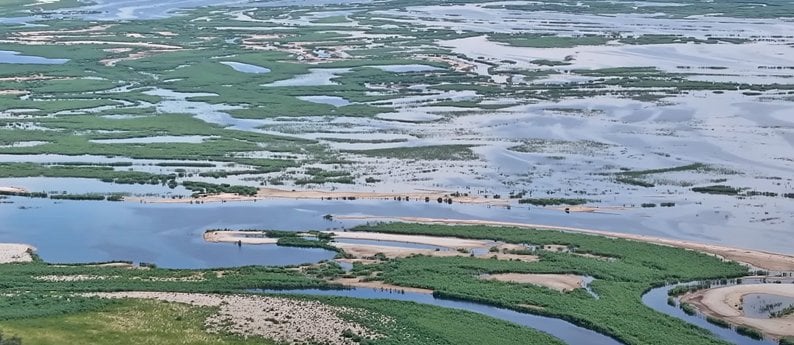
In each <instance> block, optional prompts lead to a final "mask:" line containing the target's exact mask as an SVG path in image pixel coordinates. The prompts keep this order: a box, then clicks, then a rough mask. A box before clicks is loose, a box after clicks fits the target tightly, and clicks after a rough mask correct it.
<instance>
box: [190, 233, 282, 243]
mask: <svg viewBox="0 0 794 345" xmlns="http://www.w3.org/2000/svg"><path fill="white" fill-rule="evenodd" d="M266 233H267V232H266V231H225V230H219V231H207V232H205V233H204V241H207V242H212V243H221V242H224V243H237V242H238V241H240V243H244V244H276V243H278V239H277V238H270V237H265V234H266ZM249 236H255V237H249Z"/></svg>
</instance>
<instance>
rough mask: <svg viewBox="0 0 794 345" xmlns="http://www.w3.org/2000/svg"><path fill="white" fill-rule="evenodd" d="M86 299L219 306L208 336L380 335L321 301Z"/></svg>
mask: <svg viewBox="0 0 794 345" xmlns="http://www.w3.org/2000/svg"><path fill="white" fill-rule="evenodd" d="M84 296H91V297H101V298H140V299H154V300H160V301H165V302H175V303H184V304H190V305H195V306H203V307H217V308H218V312H217V313H216V314H214V315H212V316H210V317H209V318H208V319H207V320H206V321H205V325H206V326H207V329H208V331H209V332H213V333H232V334H236V335H239V336H243V337H248V336H261V337H264V338H268V339H273V340H276V341H277V342H279V343H282V342H283V343H290V344H305V343H321V344H332V345H354V344H356V343H354V342H353V341H352V340H351V339H350V338H347V337H344V336H343V335H342V333H343V332H344V331H345V330H348V329H349V330H351V331H353V332H354V333H355V334H358V335H361V336H364V337H371V338H378V337H381V335H379V334H377V333H375V332H373V331H370V330H368V329H366V328H365V327H363V326H361V325H359V324H356V323H352V322H349V321H346V320H344V319H342V317H340V316H339V315H341V314H346V315H351V314H353V315H355V314H372V313H370V312H368V311H365V310H362V309H354V308H346V307H336V306H330V305H326V304H323V303H320V302H317V301H303V300H296V299H289V298H282V297H267V296H251V295H213V294H195V293H167V292H113V293H89V294H84ZM374 316H375V317H379V318H381V319H383V322H393V320H389V319H388V318H387V317H385V316H382V315H374ZM296 330H300V331H296Z"/></svg>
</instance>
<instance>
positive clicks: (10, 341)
mask: <svg viewBox="0 0 794 345" xmlns="http://www.w3.org/2000/svg"><path fill="white" fill-rule="evenodd" d="M0 345H22V339H20V338H19V337H10V338H9V337H5V336H3V333H2V332H0Z"/></svg>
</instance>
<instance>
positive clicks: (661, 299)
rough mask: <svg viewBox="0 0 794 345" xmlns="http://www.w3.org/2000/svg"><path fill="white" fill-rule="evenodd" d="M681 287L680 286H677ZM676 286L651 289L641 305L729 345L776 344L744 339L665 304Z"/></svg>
mask: <svg viewBox="0 0 794 345" xmlns="http://www.w3.org/2000/svg"><path fill="white" fill-rule="evenodd" d="M678 285H681V284H678ZM678 285H670V286H664V287H660V288H656V289H652V290H651V291H649V292H648V293H646V294H645V295H643V296H642V303H644V304H645V305H647V306H648V307H650V308H651V309H653V310H656V311H658V312H660V313H663V314H666V315H669V316H672V317H674V318H677V319H680V320H682V321H684V322H687V323H689V324H693V325H695V326H698V327H700V328H703V329H706V330H708V331H709V332H711V333H712V334H714V335H715V336H716V337H718V338H720V339H722V340H725V341H727V342H729V343H731V344H736V345H775V344H777V343H776V342H773V341H771V340H755V339H752V338H748V337H745V336H743V335H741V334H739V333H736V332H735V331H734V330H732V329H728V328H722V327H718V326H716V325H714V324H711V323H709V322H708V321H706V319H705V318H704V317H702V316H700V315H687V314H686V313H684V311H683V310H681V308H679V307H677V306H676V307H673V306H671V305H668V304H667V296H668V295H667V292H668V291H670V289H672V288H674V287H676V286H678Z"/></svg>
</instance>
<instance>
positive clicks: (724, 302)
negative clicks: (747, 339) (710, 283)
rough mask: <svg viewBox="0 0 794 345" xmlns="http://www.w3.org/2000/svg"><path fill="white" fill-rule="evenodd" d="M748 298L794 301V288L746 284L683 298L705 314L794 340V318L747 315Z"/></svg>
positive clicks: (780, 285) (791, 286)
mask: <svg viewBox="0 0 794 345" xmlns="http://www.w3.org/2000/svg"><path fill="white" fill-rule="evenodd" d="M748 294H770V295H777V296H784V297H792V298H794V284H746V285H745V284H742V285H734V286H728V287H719V288H714V289H706V290H700V291H697V292H694V293H690V294H687V295H685V296H684V297H682V298H681V301H682V302H687V303H691V304H693V305H695V306H696V307H697V308H698V309H699V310H700V311H701V312H702V313H704V314H706V315H709V316H712V317H717V318H720V319H723V320H726V321H728V322H730V323H732V324H734V325H745V326H750V327H753V328H757V329H759V330H761V331H762V332H764V333H765V334H768V335H771V336H774V337H784V336H794V316H792V315H789V316H786V317H782V318H772V319H758V318H751V317H747V316H745V315H744V312H743V311H742V309H741V308H742V298H743V297H744V296H745V295H748Z"/></svg>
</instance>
